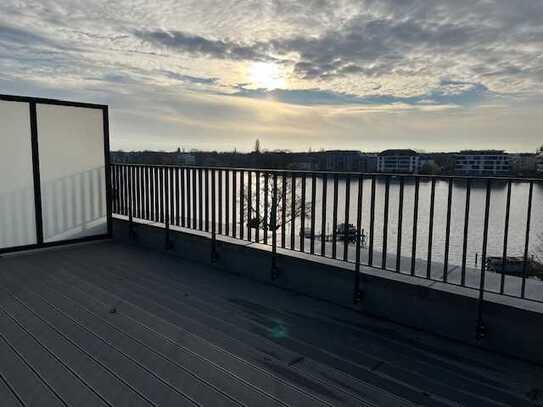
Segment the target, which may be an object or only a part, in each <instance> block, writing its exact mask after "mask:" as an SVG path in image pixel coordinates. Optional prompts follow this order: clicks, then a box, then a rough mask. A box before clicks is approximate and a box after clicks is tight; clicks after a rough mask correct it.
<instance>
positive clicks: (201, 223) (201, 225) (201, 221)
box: [198, 168, 204, 231]
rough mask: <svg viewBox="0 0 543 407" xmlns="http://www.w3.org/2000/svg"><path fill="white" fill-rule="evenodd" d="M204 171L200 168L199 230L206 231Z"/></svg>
mask: <svg viewBox="0 0 543 407" xmlns="http://www.w3.org/2000/svg"><path fill="white" fill-rule="evenodd" d="M203 184H204V170H203V169H202V168H198V229H200V230H202V231H203V230H204V187H203Z"/></svg>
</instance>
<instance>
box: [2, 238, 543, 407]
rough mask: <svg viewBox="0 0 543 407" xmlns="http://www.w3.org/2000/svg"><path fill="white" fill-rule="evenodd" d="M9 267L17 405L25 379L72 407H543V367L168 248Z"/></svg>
mask: <svg viewBox="0 0 543 407" xmlns="http://www.w3.org/2000/svg"><path fill="white" fill-rule="evenodd" d="M0 262H1V263H0V266H2V268H1V269H0V282H1V284H0V300H1V301H0V307H3V308H2V310H1V311H0V334H2V337H1V338H0V344H3V342H2V341H4V338H6V339H7V340H8V341H10V342H15V343H17V346H19V347H20V351H22V352H18V351H15V350H14V349H11V348H10V347H9V346H8V347H7V348H8V351H7V352H6V351H5V350H3V352H2V353H1V354H0V362H1V363H3V362H4V359H5V360H6V361H9V362H10V363H11V364H12V365H13V366H15V367H12V366H11V365H10V366H9V369H6V368H5V367H2V365H1V364H0V374H1V375H2V377H0V379H2V380H0V397H1V396H2V392H4V393H5V394H6V395H7V396H6V400H9V402H10V403H11V404H13V405H18V401H17V399H16V398H15V396H14V393H13V391H12V389H17V386H15V385H13V386H12V388H10V386H11V385H12V383H15V382H16V383H17V385H18V386H19V388H26V387H25V386H28V382H32V383H35V382H36V380H37V381H38V382H39V383H41V384H42V390H43V387H45V390H47V391H48V392H49V393H47V391H46V392H45V394H49V395H50V396H52V400H53V402H55V401H57V402H60V403H61V405H74V402H77V401H81V402H79V403H77V405H84V406H85V405H88V406H90V405H93V401H95V403H94V405H100V404H99V403H100V402H102V405H103V404H108V403H110V404H111V405H165V406H169V405H175V406H177V405H189V406H193V405H213V406H215V405H217V406H234V405H244V406H252V405H259V406H266V407H267V406H270V407H272V406H273V407H275V406H287V405H290V406H306V405H311V406H328V407H330V406H349V407H351V406H372V405H379V406H381V405H382V406H387V407H388V406H409V405H426V406H436V407H438V406H439V407H441V406H451V405H477V406H485V407H494V406H504V405H508V406H519V407H520V406H530V405H533V406H541V405H543V403H542V398H541V394H542V392H541V390H539V389H541V388H543V373H542V372H543V370H542V369H540V368H538V367H535V366H531V365H528V364H525V363H523V362H519V361H514V360H512V359H509V358H506V357H502V356H498V355H493V354H489V353H488V352H483V351H480V350H477V349H475V348H471V347H467V346H463V345H460V344H457V343H452V342H450V341H446V340H443V339H439V338H436V337H432V336H430V335H425V334H422V333H420V332H415V331H412V330H409V329H406V328H403V327H399V326H397V325H394V324H391V323H387V322H384V321H379V320H374V319H371V318H368V317H364V316H362V315H360V314H357V313H355V312H353V311H350V310H346V309H343V308H340V307H336V306H334V305H331V304H328V303H325V302H322V301H316V300H313V299H309V298H307V297H303V296H297V295H293V294H292V293H289V292H287V291H283V290H280V289H277V288H274V287H271V286H266V285H263V284H259V283H256V282H253V281H250V280H248V279H244V278H241V277H239V276H235V275H231V274H227V273H221V272H220V271H217V270H213V269H211V268H209V267H207V266H203V265H197V264H194V263H190V262H186V261H183V260H181V259H179V258H176V257H173V256H169V255H165V254H163V253H159V252H154V251H150V250H145V249H140V248H137V247H131V246H128V245H124V244H118V243H112V242H109V243H102V244H93V245H84V246H74V247H70V248H61V249H57V250H51V251H44V252H40V253H35V254H32V255H22V256H14V257H6V258H2V259H0ZM6 290H7V291H6ZM2 312H4V314H2ZM2 318H3V319H2ZM14 320H15V321H14ZM18 324H19V325H18ZM6 334H7V335H6ZM36 341H37V342H36ZM4 342H5V341H4ZM2 348H6V346H3V347H2ZM23 357H24V360H25V361H26V362H27V363H26V364H25V362H24V361H22V358H23ZM25 368H26V369H25ZM2 369H4V370H5V371H4V370H2ZM17 369H18V370H20V371H22V372H24V373H22V374H19V373H17ZM55 374H56V375H55ZM4 377H5V378H6V379H5V380H7V382H6V381H3V380H4V379H3V378H4ZM25 377H27V378H28V382H27V383H25V380H24V378H25ZM14 381H15V382H14ZM6 383H9V385H10V386H8V385H7V384H6ZM113 383H115V385H113ZM70 387H73V389H70ZM76 389H80V390H83V392H84V395H83V397H81V400H77V399H76V398H75V396H74V395H75V394H76V393H77V390H76ZM57 390H62V391H61V392H59V393H58V394H57ZM85 392H86V393H85ZM17 394H19V390H17ZM85 397H87V398H88V400H87V398H85ZM100 397H103V400H102V399H101V398H100ZM65 400H66V401H65ZM129 400H130V401H129ZM132 401H133V402H132ZM63 403H65V404H63ZM40 405H41V404H40ZM45 405H48V404H45ZM51 405H55V404H51Z"/></svg>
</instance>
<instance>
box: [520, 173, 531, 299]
mask: <svg viewBox="0 0 543 407" xmlns="http://www.w3.org/2000/svg"><path fill="white" fill-rule="evenodd" d="M533 195H534V182H533V181H530V189H529V192H528V210H527V213H526V237H525V241H524V262H523V264H522V288H521V293H520V297H521V298H525V297H526V274H527V272H528V252H529V247H530V223H531V220H532V200H533Z"/></svg>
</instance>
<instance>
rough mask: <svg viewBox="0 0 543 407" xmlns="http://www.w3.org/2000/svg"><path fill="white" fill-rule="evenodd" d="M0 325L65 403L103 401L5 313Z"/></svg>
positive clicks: (92, 404)
mask: <svg viewBox="0 0 543 407" xmlns="http://www.w3.org/2000/svg"><path fill="white" fill-rule="evenodd" d="M0 326H2V332H3V335H4V336H5V337H6V339H7V340H8V341H9V342H10V343H12V344H14V346H15V348H16V349H17V350H18V352H19V353H20V354H21V356H22V357H24V358H25V360H27V361H28V363H29V364H30V365H32V367H33V368H34V369H35V370H36V371H37V372H38V374H39V375H40V376H41V377H45V378H47V379H48V381H49V384H50V385H51V387H52V388H53V389H54V390H55V392H56V393H57V394H58V395H59V396H60V397H61V399H62V400H64V402H66V403H67V404H68V405H76V404H77V405H78V406H82V407H85V406H88V407H94V406H96V407H100V406H107V405H108V404H107V402H105V401H104V400H103V398H102V397H101V396H100V395H99V394H98V393H97V392H95V391H93V389H92V388H91V387H90V386H88V385H87V384H86V383H85V382H83V380H82V379H80V378H79V377H77V376H76V375H75V374H74V373H73V372H72V371H70V370H69V369H68V368H67V367H66V366H65V365H63V364H62V363H61V362H59V360H58V359H56V358H55V357H54V356H53V355H52V354H51V353H50V352H49V351H48V350H47V349H46V348H45V347H44V346H43V345H42V344H41V343H40V342H38V341H37V340H36V339H35V338H33V337H32V336H31V335H29V333H28V331H25V330H24V327H23V328H22V327H20V326H18V325H17V322H16V321H15V320H13V319H12V318H10V317H8V316H7V315H6V314H4V313H1V314H0Z"/></svg>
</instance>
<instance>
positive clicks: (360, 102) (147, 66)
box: [0, 0, 543, 149]
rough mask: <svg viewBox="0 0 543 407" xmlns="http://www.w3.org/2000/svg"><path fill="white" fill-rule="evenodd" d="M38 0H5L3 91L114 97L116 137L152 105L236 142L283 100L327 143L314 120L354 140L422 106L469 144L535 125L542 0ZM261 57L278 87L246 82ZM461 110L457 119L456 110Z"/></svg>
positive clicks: (409, 120)
mask: <svg viewBox="0 0 543 407" xmlns="http://www.w3.org/2000/svg"><path fill="white" fill-rule="evenodd" d="M38 3H39V4H38ZM38 3H36V2H35V1H32V0H3V1H2V2H1V4H0V86H1V88H0V92H4V93H5V92H8V91H9V92H11V93H26V94H36V95H40V96H53V97H62V96H63V95H66V96H67V97H69V98H75V99H85V100H89V101H96V102H100V103H111V104H112V107H113V108H114V110H116V111H117V112H119V111H121V112H122V120H123V122H122V123H120V122H117V123H116V124H115V126H116V128H117V129H118V132H119V133H122V134H123V137H125V138H126V140H128V139H129V138H130V134H132V133H134V134H135V133H137V134H139V135H140V136H141V140H145V137H144V134H143V133H144V132H143V131H142V130H138V128H140V127H142V128H144V129H145V132H152V131H153V130H152V126H151V125H145V126H144V125H143V123H142V122H143V119H144V118H145V119H148V118H149V117H150V116H149V115H150V114H152V115H153V118H152V123H153V125H154V126H156V128H162V127H161V125H160V123H162V125H163V126H164V128H166V129H167V130H168V131H170V133H169V134H171V137H172V138H173V137H174V136H175V137H179V134H183V135H184V137H186V138H187V140H193V141H194V143H199V142H200V141H201V137H204V133H205V137H207V138H206V140H208V141H209V142H210V143H211V140H212V139H213V137H212V136H213V135H215V136H216V137H223V138H227V140H228V143H229V144H230V145H231V144H234V143H235V137H234V136H228V135H226V131H221V130H220V128H221V126H223V127H224V128H225V129H229V131H232V132H235V130H233V129H235V128H236V127H237V126H238V127H240V128H243V129H245V130H243V132H244V134H245V136H246V137H247V138H252V137H254V136H255V135H256V133H257V130H256V129H258V131H264V130H263V129H265V128H266V126H268V127H269V128H270V129H271V128H273V129H274V131H271V130H270V133H274V134H275V135H276V136H277V134H278V133H279V131H281V132H283V131H284V132H285V137H284V138H280V140H281V141H282V142H286V143H291V142H292V143H294V142H295V140H294V137H292V138H293V140H290V139H289V134H293V133H291V132H289V131H288V128H289V127H297V125H296V123H295V121H294V119H291V118H290V116H289V119H288V120H287V119H284V117H286V116H287V115H288V112H289V111H291V112H296V117H298V115H300V116H299V117H303V119H300V123H303V125H304V126H307V127H308V128H310V129H311V131H312V132H314V133H315V134H320V135H321V136H322V137H321V136H319V137H321V138H320V139H319V142H323V143H324V142H328V141H329V140H331V139H332V138H330V137H328V136H323V134H326V135H328V134H333V135H334V137H333V140H334V142H337V143H344V144H345V145H347V144H349V143H351V144H352V143H356V142H360V143H362V141H360V137H359V133H360V129H362V128H363V129H366V130H367V131H368V132H372V133H375V134H376V135H377V137H379V136H381V135H384V134H385V133H386V134H387V135H388V136H389V138H388V139H387V140H389V142H390V143H393V142H398V143H399V140H400V139H399V138H397V137H406V138H409V140H414V138H416V137H418V132H419V131H420V127H424V120H425V119H427V118H428V117H430V116H431V117H432V118H433V119H432V120H433V121H432V122H431V123H432V124H431V125H430V124H429V125H428V126H427V128H431V129H432V131H435V132H438V133H439V134H441V133H443V134H449V135H452V136H451V137H452V138H453V139H452V141H453V142H455V143H459V142H460V141H459V140H462V142H466V143H470V142H473V143H475V141H477V140H476V138H477V137H476V136H477V132H479V138H480V139H481V140H483V139H484V140H487V141H488V140H489V139H488V137H489V136H488V134H492V133H493V132H494V133H496V134H499V137H497V138H496V143H498V144H499V143H502V144H504V147H506V145H511V146H512V147H511V148H513V147H514V146H513V144H514V145H515V146H516V147H514V148H517V149H518V148H520V147H518V146H519V145H526V146H528V145H529V144H530V143H533V142H534V140H539V139H540V119H539V121H538V120H537V117H538V116H537V115H536V113H535V112H537V111H540V110H541V108H542V106H543V1H539V0H518V1H510V0H479V1H473V0H455V1H450V0H431V1H427V0H307V1H290V0H268V1H260V0H222V1H221V2H217V1H216V0H186V1H182V2H180V1H177V0H160V1H158V2H148V1H145V0H119V1H117V2H113V3H110V4H109V3H108V5H107V7H105V6H104V5H103V4H101V3H103V2H93V1H91V2H83V1H73V0H41V1H40V2H38ZM255 61H258V62H269V63H276V64H279V65H280V71H281V73H282V75H284V81H282V82H284V83H285V84H286V85H285V86H284V89H275V90H273V91H269V90H266V89H256V88H257V87H259V86H263V85H262V84H260V85H258V84H255V83H251V75H250V67H251V64H252V63H253V62H255ZM242 83H245V85H239V84H242ZM172 94H173V95H175V96H176V97H173V96H172ZM136 101H137V103H136ZM143 105H146V106H145V109H143V108H141V106H143ZM498 105H499V106H500V114H502V113H503V112H504V111H508V112H514V113H512V114H513V115H514V116H515V118H516V119H515V120H512V121H511V123H515V124H516V125H517V126H519V128H521V130H522V131H511V134H514V135H515V137H510V139H511V140H512V141H508V139H507V138H506V137H505V131H504V130H502V129H500V128H497V127H496V126H495V125H494V123H495V122H498V121H499V120H501V119H499V117H501V116H498V115H497V114H496V113H495V112H496V109H495V108H494V107H493V106H498ZM280 106H282V107H280ZM483 110H484V112H485V113H484V114H483V113H481V111H483ZM149 111H151V112H152V113H149ZM490 111H492V112H494V114H496V116H493V115H491V114H490V113H488V112H490ZM302 112H303V113H302ZM377 112H379V114H380V115H381V116H380V117H385V116H386V117H392V116H393V117H394V120H398V121H397V122H394V126H392V125H391V126H392V127H389V124H388V123H387V122H386V121H385V120H384V119H383V121H379V120H381V119H379V120H378V119H374V116H373V115H374V114H377ZM392 112H397V113H398V114H397V115H394V114H393V113H392ZM438 113H439V115H438ZM462 115H465V117H464V118H463V121H462V122H460V123H464V124H465V126H466V127H465V128H462V127H459V125H458V123H459V122H456V119H457V117H459V116H462ZM135 116H138V117H139V118H140V120H139V121H137V120H134V117H135ZM179 116H181V118H180V119H179V121H175V120H172V118H176V117H179ZM362 116H363V117H362ZM166 117H167V118H169V119H168V124H164V123H163V118H166ZM331 117H334V118H338V117H341V120H339V119H338V120H335V119H334V120H332V119H331ZM447 117H448V119H447ZM474 117H475V118H477V120H479V121H477V120H475V119H472V118H474ZM210 118H212V119H213V121H214V123H213V126H212V127H206V123H207V122H208V121H210ZM498 119H499V120H498ZM161 120H162V121H161ZM274 120H276V121H277V123H274ZM371 120H375V123H369V122H367V121H371ZM401 120H403V122H402V121H401ZM230 121H231V122H230ZM173 122H175V123H177V124H175V125H174V124H172V123H173ZM198 122H200V125H199V126H196V123H198ZM135 123H137V126H136V124H135ZM180 123H183V124H180ZM414 123H417V125H415V124H414ZM500 123H501V124H502V127H503V129H509V130H511V129H512V124H511V125H509V124H508V123H503V121H502V122H500ZM377 124H378V125H379V126H382V127H383V128H384V129H387V130H386V131H385V130H383V131H381V130H380V129H379V128H378V126H377ZM468 124H469V126H471V127H470V128H468ZM317 125H319V126H322V129H320V130H319V129H318V128H317ZM376 126H377V127H376ZM439 126H441V128H440V127H439ZM195 127H198V130H197V131H196V130H194V128H195ZM204 128H205V130H203V129H204ZM424 128H425V129H427V128H426V127H424ZM180 129H182V130H183V131H186V132H182V131H181V130H180ZM406 129H411V130H412V131H413V133H409V131H408V130H406ZM452 129H454V131H453V130H452ZM472 129H475V130H472ZM193 131H194V134H193ZM342 132H343V133H342ZM455 132H456V133H458V132H463V133H462V134H469V135H470V137H464V138H462V139H461V138H457V137H456V133H455ZM342 134H344V135H342ZM391 134H397V135H398V136H396V135H394V136H390V135H391ZM383 137H384V136H383ZM278 140H279V139H278ZM346 140H349V141H346ZM383 140H384V138H383ZM424 140H426V141H428V142H432V138H431V137H429V136H428V137H427V138H426V139H424ZM363 142H364V143H369V141H368V140H367V139H365V140H364V141H363ZM507 143H509V144H507ZM249 144H252V142H249ZM535 144H541V143H540V142H539V141H537V143H535ZM267 145H270V146H271V143H270V142H269V141H268V142H267ZM351 146H354V145H351ZM279 147H281V146H279ZM271 148H273V147H271Z"/></svg>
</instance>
